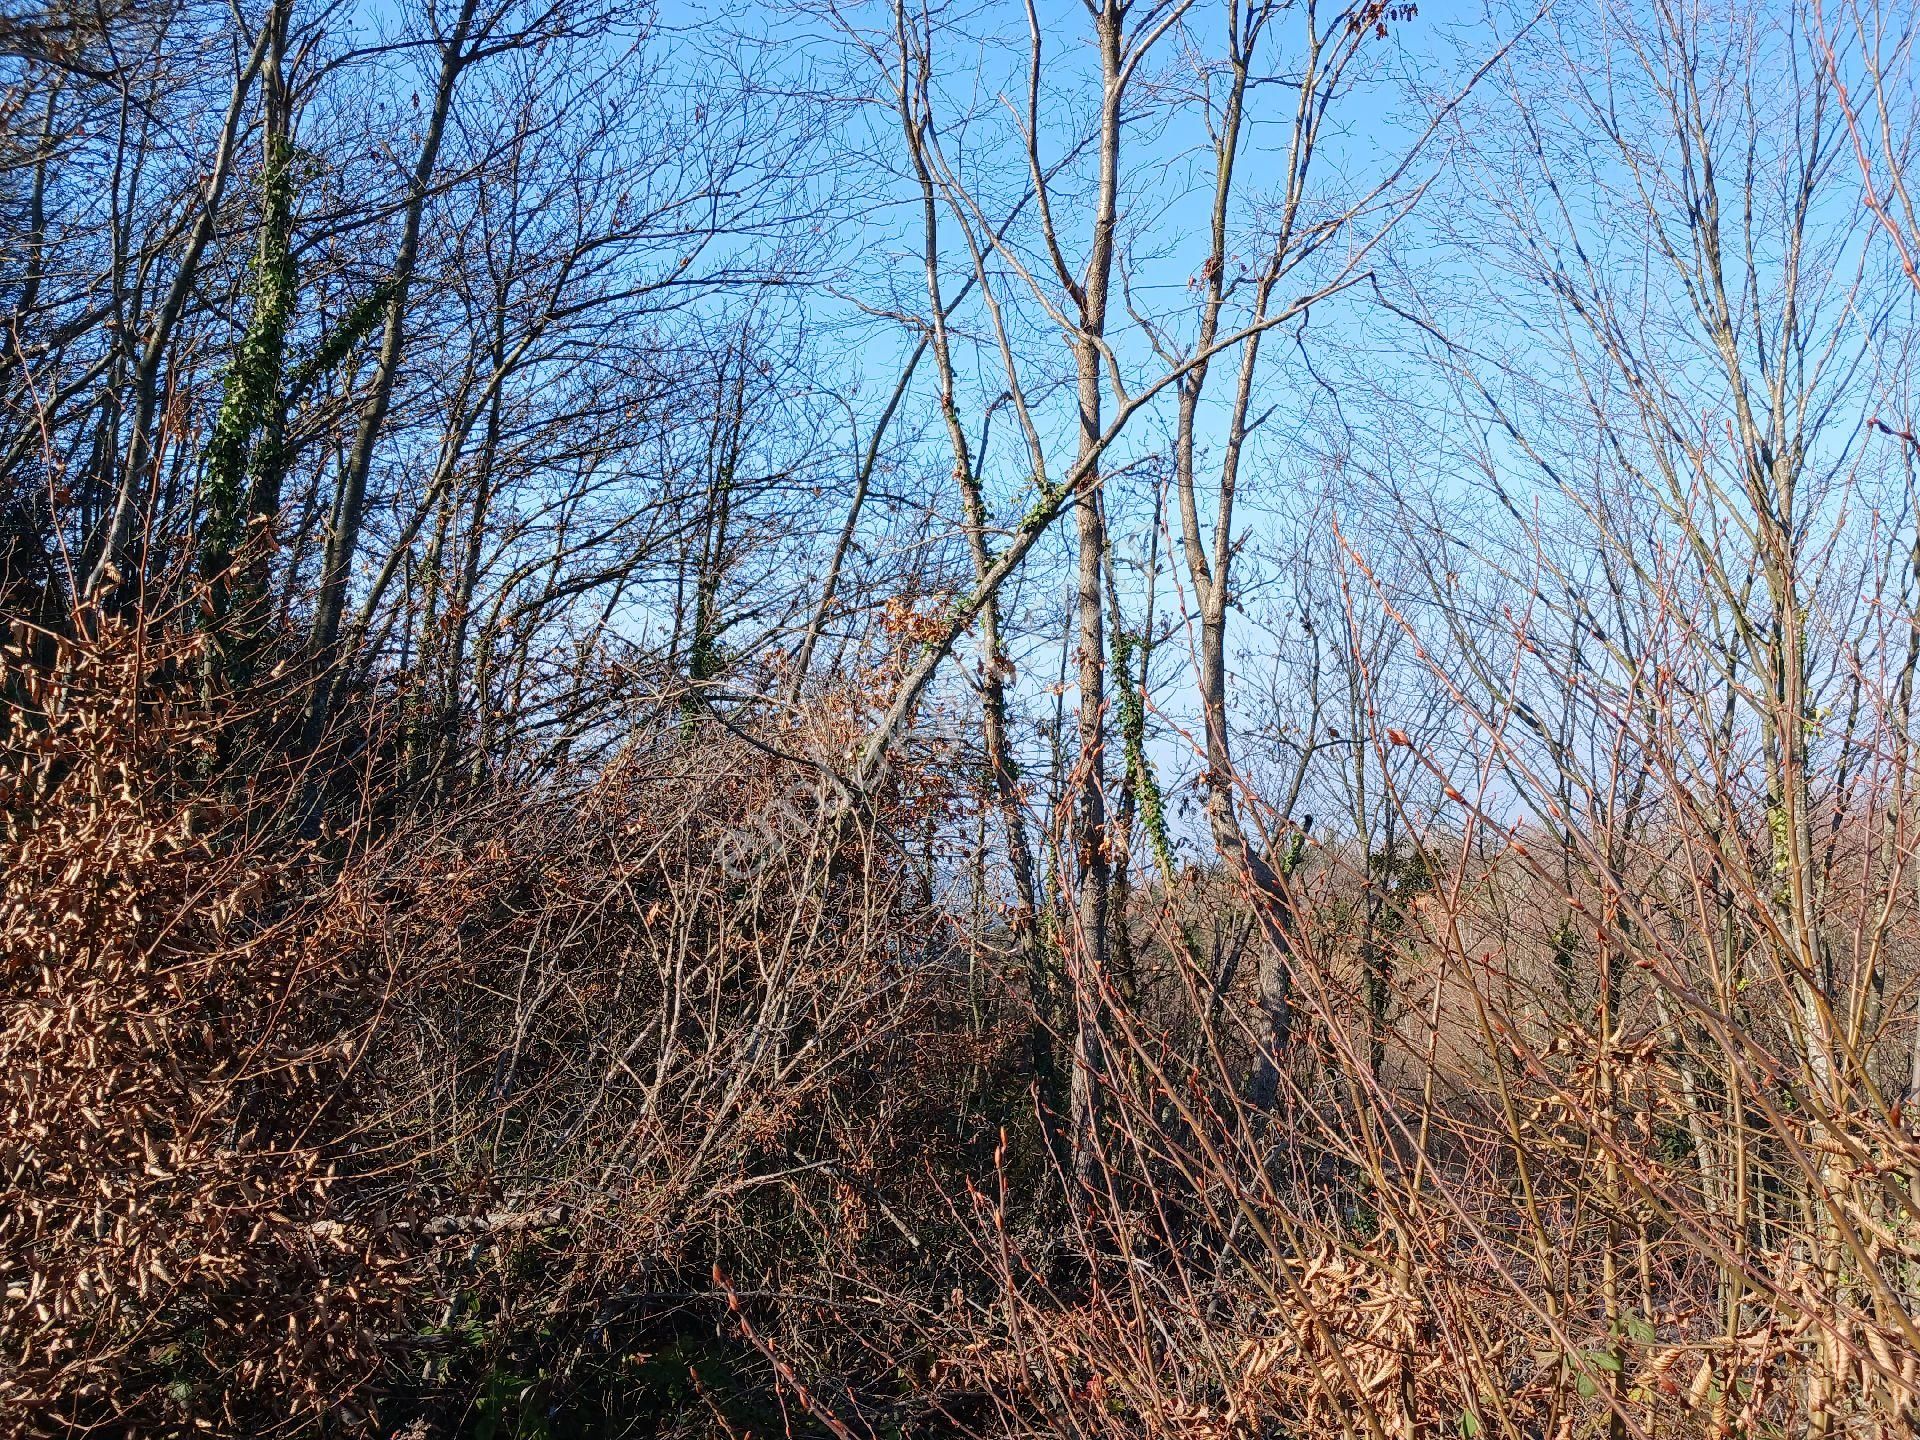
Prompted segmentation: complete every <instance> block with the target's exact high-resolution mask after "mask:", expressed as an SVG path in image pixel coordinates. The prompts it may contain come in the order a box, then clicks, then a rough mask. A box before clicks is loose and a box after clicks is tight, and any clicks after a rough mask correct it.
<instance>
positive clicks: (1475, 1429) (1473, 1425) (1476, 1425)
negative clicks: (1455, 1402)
mask: <svg viewBox="0 0 1920 1440" xmlns="http://www.w3.org/2000/svg"><path fill="white" fill-rule="evenodd" d="M1460 1433H1461V1434H1462V1435H1464V1436H1466V1437H1467V1440H1473V1437H1474V1436H1476V1435H1478V1434H1479V1433H1480V1421H1479V1418H1478V1417H1477V1416H1475V1415H1474V1413H1473V1412H1472V1411H1471V1410H1462V1411H1461V1412H1460Z"/></svg>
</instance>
